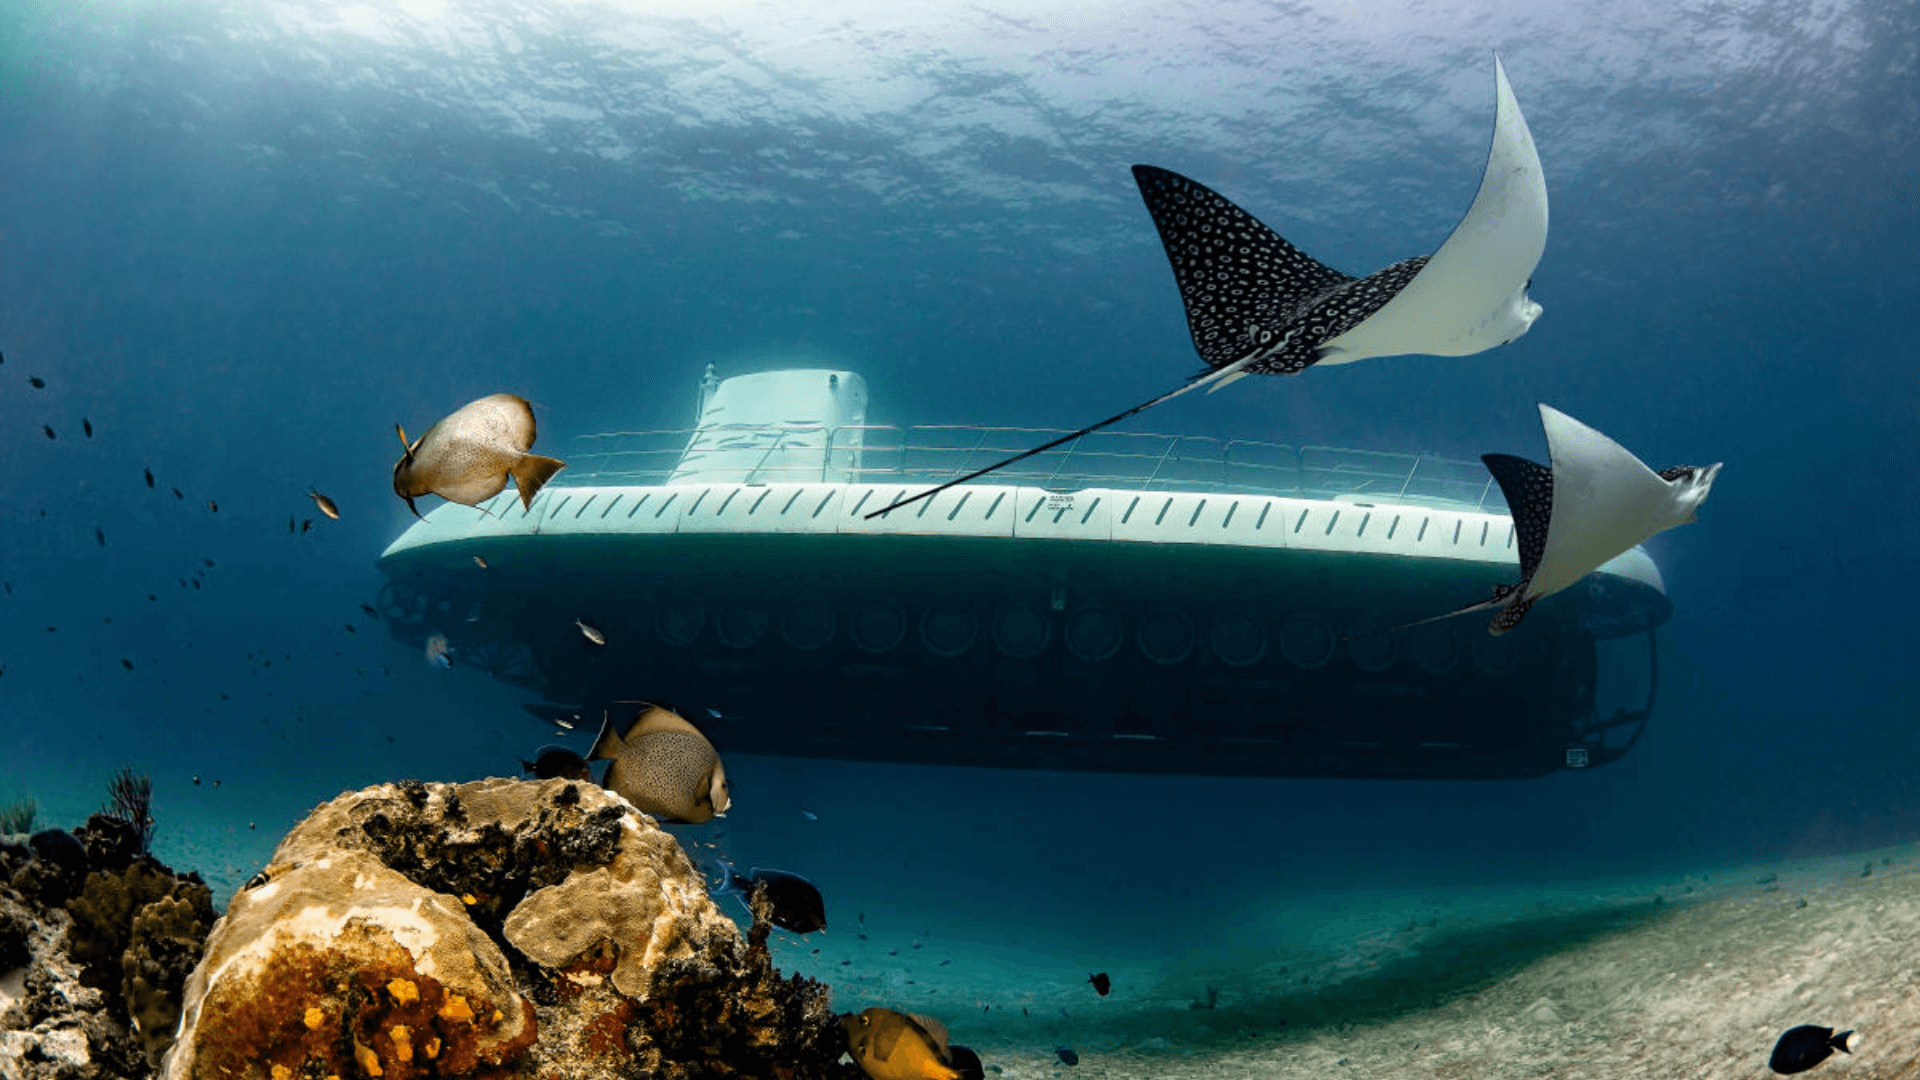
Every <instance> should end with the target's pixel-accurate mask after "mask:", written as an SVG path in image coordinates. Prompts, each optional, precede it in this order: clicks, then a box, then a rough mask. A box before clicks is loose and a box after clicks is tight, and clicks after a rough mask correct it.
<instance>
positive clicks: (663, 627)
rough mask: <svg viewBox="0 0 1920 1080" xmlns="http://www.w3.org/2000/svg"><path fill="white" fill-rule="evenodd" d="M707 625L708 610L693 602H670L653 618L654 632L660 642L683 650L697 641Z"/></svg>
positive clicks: (661, 607)
mask: <svg viewBox="0 0 1920 1080" xmlns="http://www.w3.org/2000/svg"><path fill="white" fill-rule="evenodd" d="M706 625H707V613H706V609H705V608H702V607H701V606H700V604H699V603H698V602H697V601H693V600H669V601H667V602H666V603H664V604H662V605H660V610H659V611H656V612H654V616H653V632H654V633H655V634H658V635H659V637H660V640H661V641H664V642H666V643H667V644H669V645H676V646H680V647H683V648H684V647H685V646H688V645H691V644H693V643H694V642H695V641H697V640H698V639H699V637H700V631H701V630H703V629H705V628H706Z"/></svg>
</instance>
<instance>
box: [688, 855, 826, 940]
mask: <svg viewBox="0 0 1920 1080" xmlns="http://www.w3.org/2000/svg"><path fill="white" fill-rule="evenodd" d="M761 887H765V888H766V890H767V902H768V903H770V904H772V905H773V915H772V919H773V925H775V926H777V927H779V928H780V929H782V930H790V931H792V932H794V933H796V934H811V933H813V932H814V931H815V930H825V929H826V928H827V902H826V900H825V899H824V898H822V897H821V895H820V889H819V888H818V887H817V886H815V885H814V883H813V882H811V881H808V880H807V879H806V878H803V877H801V876H800V875H799V874H793V873H788V872H787V871H785V870H762V869H760V868H759V867H757V866H756V867H754V868H753V869H752V870H750V871H748V872H747V873H745V874H742V873H740V872H739V871H737V870H735V869H734V868H733V867H731V866H729V865H727V863H726V862H725V860H722V861H721V863H720V887H719V888H718V889H717V890H715V891H714V895H715V896H729V895H730V896H733V897H734V898H736V899H738V900H739V901H740V906H741V907H744V908H746V909H747V913H748V914H749V915H751V914H752V913H753V907H752V905H751V904H750V903H749V902H748V901H749V900H750V899H751V898H752V896H753V891H754V890H755V889H757V888H761Z"/></svg>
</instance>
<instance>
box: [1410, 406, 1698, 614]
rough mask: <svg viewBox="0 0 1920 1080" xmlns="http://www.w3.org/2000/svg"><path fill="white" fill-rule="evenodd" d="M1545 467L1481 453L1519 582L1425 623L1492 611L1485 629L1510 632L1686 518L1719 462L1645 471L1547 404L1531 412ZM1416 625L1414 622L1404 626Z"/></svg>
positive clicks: (1694, 509)
mask: <svg viewBox="0 0 1920 1080" xmlns="http://www.w3.org/2000/svg"><path fill="white" fill-rule="evenodd" d="M1540 425H1541V427H1543V428H1545V429H1546V433H1547V453H1548V455H1549V456H1550V460H1551V461H1552V462H1553V465H1552V467H1551V468H1549V467H1548V466H1546V465H1541V464H1539V463H1537V462H1532V461H1528V460H1526V459H1525V458H1518V457H1513V456H1512V455H1509V454H1487V455H1484V456H1483V457H1482V458H1481V459H1480V460H1482V461H1484V462H1486V464H1487V471H1488V472H1491V473H1492V474H1493V478H1494V480H1495V481H1497V482H1498V483H1499V484H1500V492H1501V494H1503V495H1505V496H1506V498H1507V507H1508V509H1509V510H1510V511H1511V512H1512V514H1513V528H1514V532H1515V534H1516V539H1517V540H1518V541H1519V546H1520V580H1519V581H1518V582H1516V583H1514V584H1512V585H1496V586H1494V587H1493V595H1492V596H1491V597H1489V598H1488V599H1486V600H1482V601H1480V602H1479V603H1477V604H1469V605H1467V606H1466V607H1463V608H1460V609H1458V610H1455V611H1450V612H1448V613H1447V614H1445V615H1439V616H1435V618H1434V619H1423V620H1421V622H1433V621H1435V619H1445V618H1450V617H1452V616H1454V615H1463V614H1465V613H1467V612H1469V611H1483V610H1486V609H1488V608H1499V609H1500V613H1499V614H1498V615H1495V616H1494V617H1493V622H1492V624H1491V625H1489V626H1488V627H1487V630H1488V631H1489V632H1490V633H1492V634H1494V635H1496V636H1497V635H1500V634H1504V633H1506V632H1507V631H1508V630H1511V629H1513V628H1514V627H1515V626H1517V625H1518V624H1519V622H1520V620H1521V619H1522V618H1524V617H1525V616H1526V614H1527V609H1528V608H1531V607H1532V606H1533V604H1534V601H1536V600H1539V599H1540V598H1541V597H1543V596H1551V595H1553V594H1554V593H1557V592H1559V591H1560V590H1561V589H1564V588H1566V587H1567V586H1569V585H1571V584H1573V583H1574V582H1576V581H1579V580H1580V579H1581V578H1583V577H1585V576H1587V575H1588V574H1589V573H1592V572H1593V571H1594V570H1597V569H1599V568H1600V565H1601V564H1602V563H1604V562H1606V561H1607V560H1609V559H1611V558H1614V557H1615V556H1617V555H1620V554H1622V553H1624V552H1626V551H1627V550H1629V549H1631V548H1632V547H1633V546H1634V545H1635V544H1638V543H1640V542H1641V541H1643V540H1646V539H1648V538H1650V537H1652V536H1654V535H1655V534H1656V533H1661V532H1665V531H1666V530H1668V529H1671V528H1673V527H1674V526H1675V525H1685V524H1687V523H1688V522H1690V521H1693V520H1694V519H1695V514H1696V512H1697V511H1698V510H1699V508H1700V504H1701V503H1702V502H1704V501H1706V498H1707V491H1708V489H1710V488H1712V487H1713V480H1714V477H1716V476H1718V475H1720V464H1719V463H1715V464H1712V465H1676V466H1674V467H1672V468H1670V469H1662V470H1660V471H1659V472H1654V471H1653V470H1652V469H1649V468H1647V466H1646V464H1645V463H1644V462H1642V461H1641V460H1640V459H1639V458H1637V457H1635V456H1633V454H1632V453H1631V452H1629V451H1628V450H1627V449H1626V447H1623V446H1621V445H1620V444H1619V443H1617V442H1614V441H1613V440H1612V439H1609V438H1607V437H1606V436H1605V435H1602V434H1601V433H1599V432H1598V431H1595V430H1594V429H1592V428H1590V427H1588V426H1587V425H1585V424H1583V423H1581V422H1580V421H1578V420H1575V419H1574V418H1573V417H1571V416H1568V415H1567V414H1566V413H1563V412H1561V411H1560V410H1558V409H1555V408H1553V407H1552V406H1551V405H1541V406H1540ZM1408 625H1410V626H1418V625H1420V623H1409V624H1408Z"/></svg>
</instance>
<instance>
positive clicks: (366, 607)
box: [360, 604, 380, 619]
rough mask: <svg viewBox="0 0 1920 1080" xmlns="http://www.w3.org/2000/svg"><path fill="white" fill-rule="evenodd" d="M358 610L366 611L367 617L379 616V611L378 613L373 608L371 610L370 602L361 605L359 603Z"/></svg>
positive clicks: (375, 617) (374, 617)
mask: <svg viewBox="0 0 1920 1080" xmlns="http://www.w3.org/2000/svg"><path fill="white" fill-rule="evenodd" d="M360 610H361V611H364V612H366V613H367V618H369V619H377V618H379V617H380V613H379V612H377V611H375V610H373V605H372V604H361V605H360Z"/></svg>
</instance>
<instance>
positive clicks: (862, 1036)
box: [840, 1008, 980, 1080]
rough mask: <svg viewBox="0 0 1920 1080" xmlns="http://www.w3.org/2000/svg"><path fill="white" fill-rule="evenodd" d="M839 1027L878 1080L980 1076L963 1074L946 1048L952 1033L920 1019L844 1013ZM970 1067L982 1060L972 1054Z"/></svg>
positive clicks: (862, 1066) (885, 1012)
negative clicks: (948, 1034)
mask: <svg viewBox="0 0 1920 1080" xmlns="http://www.w3.org/2000/svg"><path fill="white" fill-rule="evenodd" d="M840 1027H841V1028H842V1029H843V1030H845V1031H846V1033H847V1048H848V1053H849V1054H850V1055H851V1056H852V1057H853V1060H854V1063H855V1064H857V1065H859V1066H860V1070H861V1071H862V1072H864V1073H866V1074H867V1075H868V1076H870V1077H872V1078H873V1080H966V1078H967V1077H969V1076H970V1075H971V1076H978V1075H979V1074H978V1073H977V1072H974V1071H973V1070H972V1069H968V1070H966V1071H962V1069H961V1068H959V1067H958V1066H959V1065H960V1062H959V1061H956V1055H955V1053H954V1051H956V1050H959V1049H961V1048H960V1047H949V1046H948V1045H947V1029H946V1026H945V1025H943V1024H941V1023H940V1021H938V1020H935V1019H934V1018H933V1017H931V1016H922V1015H920V1014H919V1013H903V1012H895V1011H894V1010H892V1009H877V1008H876V1009H866V1010H863V1011H862V1012H859V1013H843V1014H842V1015H841V1017H840ZM965 1060H966V1062H967V1064H969V1065H973V1064H975V1063H977V1062H978V1061H979V1060H980V1059H979V1058H978V1056H976V1055H974V1054H972V1053H971V1052H968V1053H967V1054H966V1055H965Z"/></svg>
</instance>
